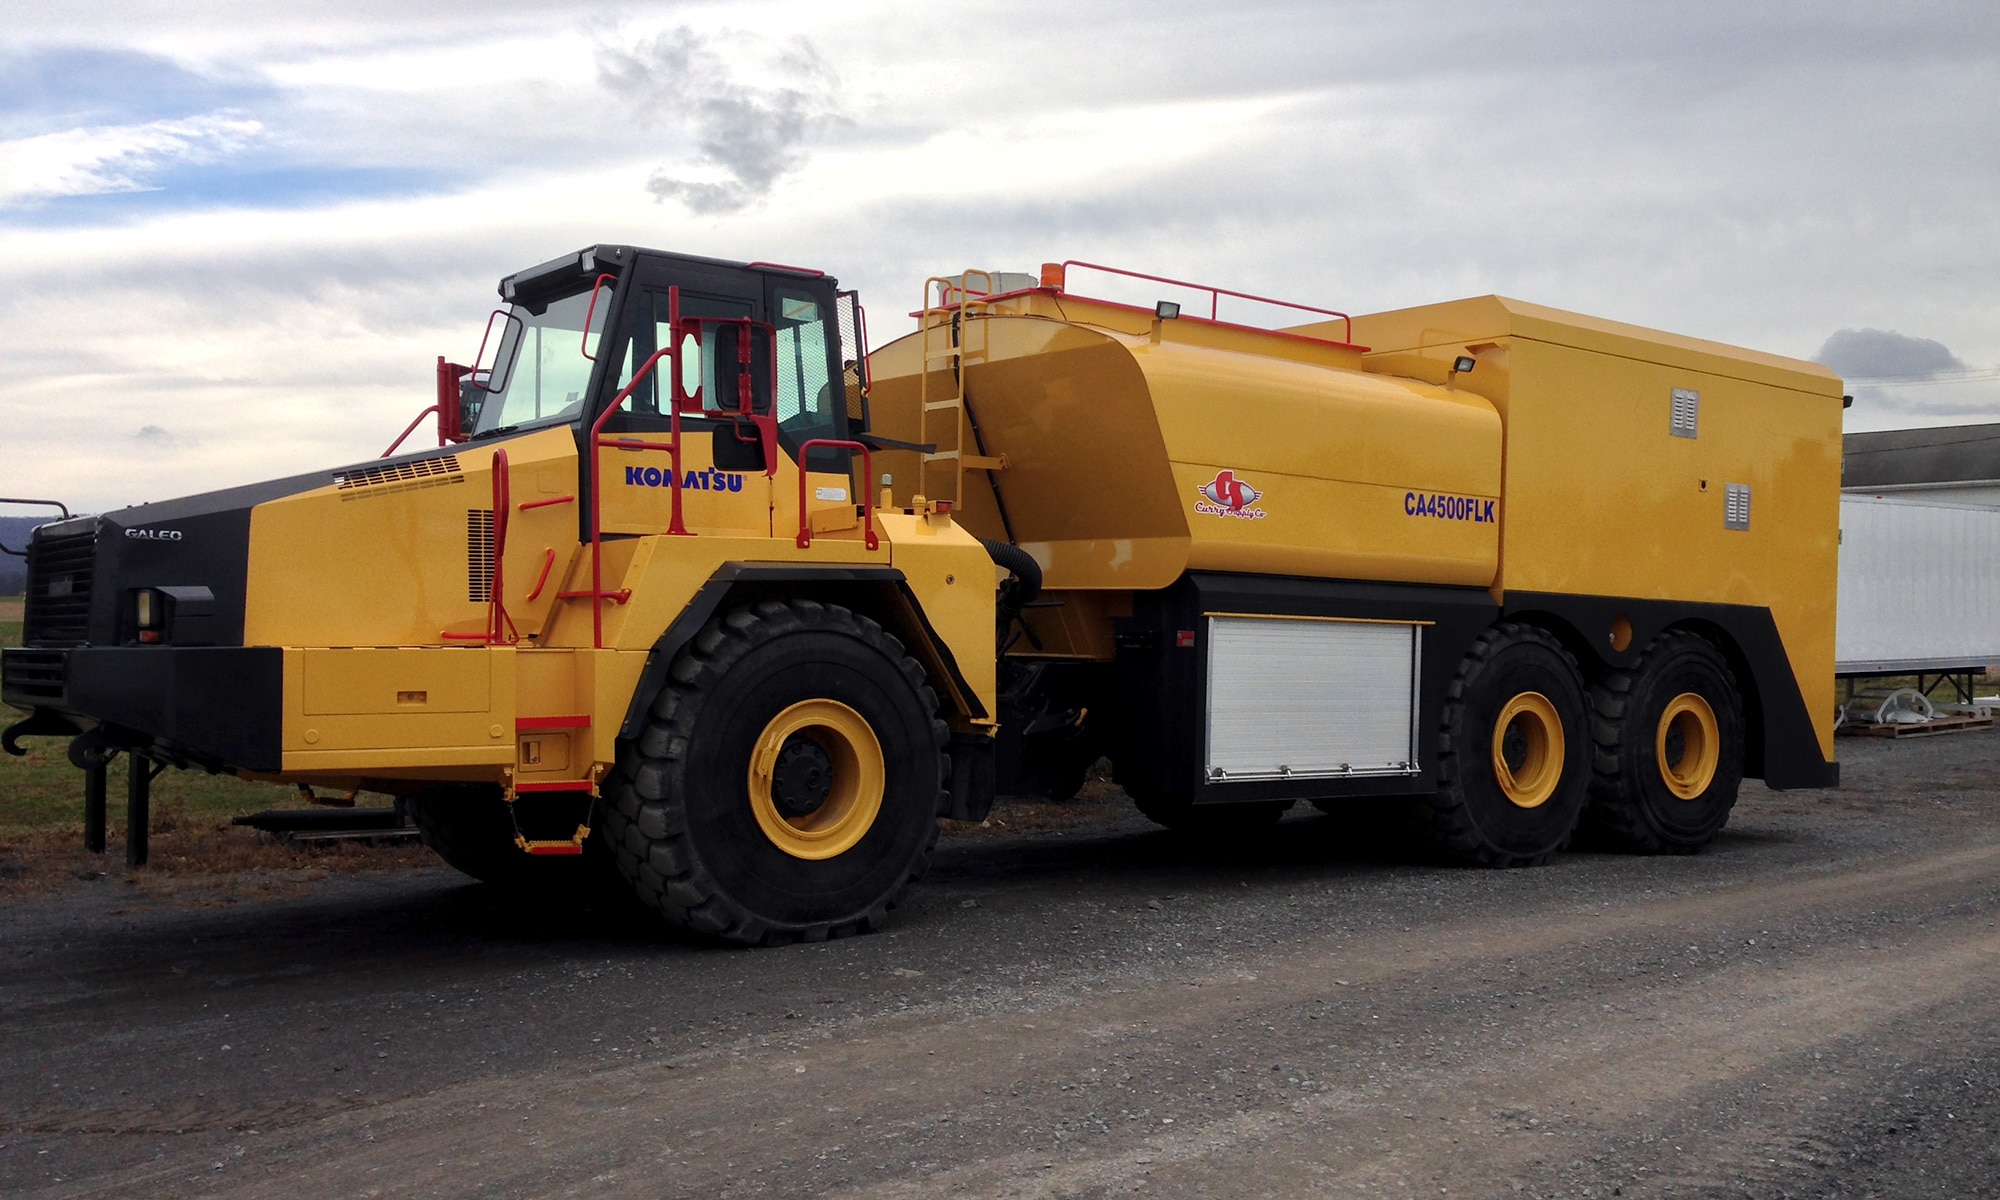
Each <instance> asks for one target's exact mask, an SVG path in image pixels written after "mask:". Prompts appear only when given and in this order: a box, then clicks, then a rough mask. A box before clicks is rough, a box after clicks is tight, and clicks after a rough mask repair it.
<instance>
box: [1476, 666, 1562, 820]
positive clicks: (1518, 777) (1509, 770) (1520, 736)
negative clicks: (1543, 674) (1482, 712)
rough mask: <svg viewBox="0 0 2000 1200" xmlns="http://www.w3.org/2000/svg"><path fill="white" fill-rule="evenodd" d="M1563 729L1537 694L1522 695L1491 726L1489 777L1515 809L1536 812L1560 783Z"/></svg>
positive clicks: (1549, 704) (1551, 707)
mask: <svg viewBox="0 0 2000 1200" xmlns="http://www.w3.org/2000/svg"><path fill="white" fill-rule="evenodd" d="M1562 772H1563V729H1562V718H1561V717H1559V716H1557V715H1556V706H1555V704H1554V703H1553V702H1551V701H1550V700H1549V698H1548V697H1547V696H1544V695H1542V694H1541V693H1540V692H1522V693H1521V694H1520V695H1518V696H1515V697H1514V698H1513V699H1512V700H1509V701H1507V704H1506V707H1504V708H1502V709H1501V710H1500V718H1499V720H1497V721H1495V722H1493V775H1494V778H1496V779H1498V780H1499V781H1500V791H1501V793H1502V794H1503V795H1505V796H1506V797H1507V799H1508V800H1509V801H1510V802H1512V803H1513V804H1514V805H1515V806H1516V807H1517V808H1539V807H1541V806H1542V805H1543V804H1545V803H1547V802H1548V798H1549V797H1550V796H1553V795H1555V794H1556V784H1558V783H1560V782H1562Z"/></svg>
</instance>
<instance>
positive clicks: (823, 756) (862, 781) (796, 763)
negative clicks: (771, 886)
mask: <svg viewBox="0 0 2000 1200" xmlns="http://www.w3.org/2000/svg"><path fill="white" fill-rule="evenodd" d="M887 774H888V769H887V764H886V763H885V761H884V759H883V756H882V744H881V742H880V741H878V740H877V739H876V737H875V731H874V730H873V729H871V728H869V725H868V722H867V720H866V719H865V718H863V717H862V715H861V714H860V713H858V712H856V711H854V710H853V709H852V708H849V707H848V706H847V705H845V704H842V703H840V702H839V701H838V700H801V701H800V702H799V703H797V704H794V705H791V706H790V707H788V708H786V709H784V710H783V711H782V712H779V713H778V714H777V715H776V716H774V717H772V718H771V720H770V723H769V724H767V725H765V726H764V732H763V733H762V734H761V735H759V736H758V738H757V741H756V744H755V745H754V746H752V747H751V750H750V770H749V776H748V779H747V780H746V783H747V784H748V786H749V793H750V811H751V814H752V815H753V816H754V817H755V818H756V820H757V826H758V828H760V829H762V830H763V831H764V836H765V837H767V838H770V839H771V844H772V845H774V846H776V847H777V848H778V849H780V850H782V851H784V852H785V853H786V854H789V855H791V856H792V857H793V858H803V859H808V860H819V859H828V858H835V857H837V856H839V855H841V854H845V853H846V852H847V851H849V850H851V849H853V848H854V846H855V845H856V844H857V843H858V842H860V841H861V839H862V838H863V837H865V836H867V833H868V830H869V829H870V828H872V827H873V826H874V824H875V817H876V814H877V813H879V812H881V810H882V796H883V791H884V787H885V781H886V779H887Z"/></svg>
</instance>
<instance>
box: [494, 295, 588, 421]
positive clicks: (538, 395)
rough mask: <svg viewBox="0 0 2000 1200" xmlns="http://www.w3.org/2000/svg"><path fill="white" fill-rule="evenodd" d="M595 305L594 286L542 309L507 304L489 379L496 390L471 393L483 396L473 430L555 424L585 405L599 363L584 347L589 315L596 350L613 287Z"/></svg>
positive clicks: (570, 417) (568, 419) (575, 413)
mask: <svg viewBox="0 0 2000 1200" xmlns="http://www.w3.org/2000/svg"><path fill="white" fill-rule="evenodd" d="M590 308H591V304H590V291H589V290H588V289H586V290H584V291H581V292H578V293H576V294H575V295H572V296H565V297H563V298H562V299H560V300H551V301H550V302H549V304H548V307H547V308H545V309H544V310H543V311H542V312H541V314H540V315H537V314H535V313H533V312H531V311H529V310H528V309H527V308H524V307H522V306H521V305H519V304H516V305H514V306H513V307H512V308H510V309H508V310H507V324H506V332H505V333H504V334H503V335H502V336H501V339H500V349H499V351H498V353H496V354H495V355H494V358H493V369H492V375H491V380H490V382H488V383H487V386H488V387H492V388H493V391H492V392H491V393H490V394H487V395H485V396H484V397H483V399H482V397H481V396H480V394H479V393H478V392H474V393H473V395H472V399H474V400H476V401H481V402H480V405H479V419H478V422H477V423H476V424H475V425H474V426H473V430H472V432H473V436H475V437H477V436H478V435H479V434H482V433H496V432H498V431H500V430H502V429H518V428H520V427H522V426H525V425H536V424H548V425H553V424H557V423H559V422H563V421H570V420H574V419H575V418H576V416H577V414H578V413H580V412H582V411H583V396H584V393H585V392H586V391H587V390H588V389H589V387H590V371H591V368H592V366H593V365H595V364H593V363H592V362H591V360H590V359H588V358H586V357H584V353H583V352H584V349H585V348H586V346H585V341H584V328H583V324H584V318H585V317H586V316H588V317H589V318H590V322H591V326H590V339H589V343H588V349H589V350H590V352H591V353H592V354H595V353H597V341H598V335H599V334H600V333H601V332H602V331H603V328H604V318H605V314H606V313H608V312H610V311H611V289H610V288H608V287H607V288H605V289H604V290H603V291H602V292H600V293H598V296H597V311H596V312H595V313H591V311H590ZM495 384H497V385H498V386H497V387H494V385H495Z"/></svg>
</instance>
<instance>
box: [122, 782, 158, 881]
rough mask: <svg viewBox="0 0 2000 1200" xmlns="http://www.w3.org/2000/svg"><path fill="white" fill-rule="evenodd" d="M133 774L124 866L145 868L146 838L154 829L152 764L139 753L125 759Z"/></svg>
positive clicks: (127, 796)
mask: <svg viewBox="0 0 2000 1200" xmlns="http://www.w3.org/2000/svg"><path fill="white" fill-rule="evenodd" d="M125 762H126V765H127V766H128V767H129V768H130V774H129V775H128V776H127V777H126V783H127V787H126V792H125V865H126V866H128V867H143V866H145V865H146V850H147V846H146V835H147V834H148V833H149V832H151V830H152V826H153V764H152V763H151V762H150V761H148V760H147V759H145V758H143V757H141V756H140V755H137V754H127V755H126V756H125Z"/></svg>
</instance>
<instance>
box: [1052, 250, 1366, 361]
mask: <svg viewBox="0 0 2000 1200" xmlns="http://www.w3.org/2000/svg"><path fill="white" fill-rule="evenodd" d="M1071 267H1082V268H1083V269H1084V270H1086V271H1101V272H1103V273H1104V274H1106V275H1119V276H1123V277H1124V278H1126V279H1143V280H1145V281H1146V282H1148V283H1164V284H1167V285H1169V286H1170V287H1182V288H1187V289H1188V290H1189V291H1195V292H1207V293H1208V316H1207V318H1206V320H1207V321H1208V322H1209V323H1211V324H1214V325H1227V326H1230V327H1232V328H1236V329H1254V330H1257V331H1258V332H1261V333H1284V332H1285V331H1284V330H1279V329H1264V328H1262V327H1261V326H1257V325H1243V324H1240V323H1238V322H1234V321H1224V320H1222V319H1221V317H1220V311H1221V306H1222V297H1224V296H1230V297H1233V298H1235V299H1238V300H1249V301H1252V302H1254V303H1257V304H1268V305H1270V306H1272V307H1273V308H1289V309H1292V310H1293V311H1295V312H1303V313H1312V314H1313V315H1315V316H1321V317H1339V318H1340V320H1341V331H1342V337H1343V339H1344V341H1343V342H1342V343H1340V344H1344V345H1351V344H1353V341H1354V318H1353V317H1351V316H1349V315H1348V314H1346V313H1344V312H1340V311H1339V310H1337V309H1331V308H1319V307H1317V306H1315V305H1311V304H1300V303H1298V302H1296V301H1293V300H1277V299H1274V298H1272V297H1270V296H1259V295H1256V294H1255V293H1253V292H1237V291H1231V290H1230V289H1228V288H1219V287H1213V286H1211V285H1209V284H1206V283H1191V282H1189V281H1188V280H1185V279H1169V278H1167V277H1166V276H1164V275H1147V274H1145V273H1144V272H1141V271H1127V270H1125V269H1124V268H1123V267H1107V266H1104V265H1103V264H1102V263H1093V262H1084V261H1083V260H1081V259H1075V258H1068V259H1064V260H1063V263H1062V275H1061V281H1060V282H1059V283H1057V284H1056V287H1057V288H1058V290H1061V291H1063V292H1064V293H1065V294H1070V293H1069V292H1068V283H1069V271H1070V268H1071ZM1081 298H1084V299H1089V298H1090V297H1081ZM1099 303H1104V304H1110V303H1115V301H1108V300H1106V301H1099ZM1120 307H1137V306H1136V305H1121V306H1120ZM1182 319H1186V318H1185V316H1183V318H1182ZM1194 319H1195V320H1197V321H1199V320H1203V319H1204V318H1201V317H1196V318H1194ZM1286 336H1289V337H1304V336H1305V335H1304V334H1287V335H1286ZM1308 340H1310V341H1315V342H1322V341H1327V340H1329V339H1327V338H1309V339H1308Z"/></svg>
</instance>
